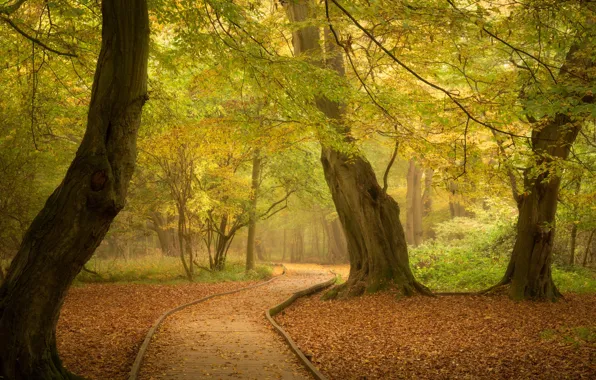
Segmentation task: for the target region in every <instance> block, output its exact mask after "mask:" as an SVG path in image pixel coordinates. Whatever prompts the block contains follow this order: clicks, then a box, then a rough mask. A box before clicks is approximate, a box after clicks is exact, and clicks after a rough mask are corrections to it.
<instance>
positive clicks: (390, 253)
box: [285, 0, 428, 296]
mask: <svg viewBox="0 0 596 380" xmlns="http://www.w3.org/2000/svg"><path fill="white" fill-rule="evenodd" d="M285 6H286V13H287V15H288V18H289V20H290V21H291V22H305V21H308V19H309V18H311V12H312V10H313V8H312V7H313V4H312V3H311V2H310V1H308V0H299V1H291V2H287V3H285ZM292 37H293V38H292V43H293V45H294V53H295V54H296V55H302V54H313V53H314V55H315V56H316V55H318V54H319V53H320V52H321V48H320V45H319V30H318V28H317V27H315V26H306V27H304V26H303V27H301V28H300V29H298V30H296V31H294V32H293V36H292ZM325 40H326V45H325V46H326V49H325V50H326V54H327V59H326V62H325V64H326V65H327V66H328V67H330V68H332V69H333V70H335V71H337V73H338V74H339V75H342V76H343V75H345V71H344V66H343V58H342V56H341V53H339V52H338V49H337V45H336V43H335V41H333V37H332V36H331V33H330V31H329V30H326V39H325ZM315 64H321V62H320V61H319V62H315ZM316 101H317V106H318V108H319V109H320V110H321V111H322V112H323V113H324V114H325V115H326V116H327V117H328V118H329V119H332V120H334V122H336V123H337V125H338V129H339V132H340V133H343V134H345V135H346V139H347V137H348V136H347V135H348V133H349V127H348V126H346V125H345V123H343V121H342V113H343V111H342V109H341V108H342V107H341V105H340V104H339V103H337V102H333V101H330V100H329V99H326V98H323V97H319V98H317V99H316ZM321 162H322V163H323V170H324V173H325V180H326V181H327V185H328V186H329V189H330V191H331V195H332V197H333V202H334V204H335V208H336V210H337V213H338V215H339V219H340V220H341V223H342V226H343V229H344V232H345V235H346V240H347V242H348V253H349V256H350V276H349V278H348V280H347V281H346V282H345V283H344V284H342V285H341V286H340V287H339V288H337V289H335V292H337V294H339V295H341V296H343V295H359V294H362V293H363V292H364V291H365V290H368V291H375V290H378V289H380V288H383V287H385V286H389V285H395V286H397V287H399V288H400V289H401V290H402V291H403V292H404V293H405V294H412V293H413V292H422V293H427V292H428V290H427V289H426V288H425V287H424V286H422V285H421V284H419V283H418V282H417V281H416V280H415V279H414V276H413V274H412V272H411V270H410V266H409V260H408V250H407V245H406V240H405V236H404V231H403V227H402V225H401V222H400V221H399V207H398V205H397V203H396V202H395V201H394V200H393V198H391V197H390V196H389V195H387V194H386V193H385V192H384V191H383V189H382V188H381V187H380V186H379V183H378V181H377V178H376V176H375V173H374V171H373V169H372V167H371V165H370V164H369V163H368V161H366V159H364V158H363V157H362V156H355V157H353V156H351V157H348V156H347V155H345V154H344V153H342V152H339V151H337V150H335V149H332V148H330V147H327V146H323V148H322V152H321Z"/></svg>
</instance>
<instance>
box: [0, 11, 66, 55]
mask: <svg viewBox="0 0 596 380" xmlns="http://www.w3.org/2000/svg"><path fill="white" fill-rule="evenodd" d="M0 13H3V12H0ZM0 20H2V21H4V22H5V23H7V24H8V25H10V26H11V27H12V28H13V29H14V30H15V31H16V32H17V33H19V34H20V35H21V36H23V37H25V38H26V39H28V40H29V41H31V42H33V43H34V44H36V45H39V46H41V47H42V48H44V49H45V50H47V51H50V52H52V53H54V54H58V55H63V56H66V57H77V55H76V54H73V53H68V52H64V51H59V50H56V49H54V48H51V47H49V46H48V45H46V44H45V43H43V42H41V41H40V40H39V39H38V38H35V37H33V36H30V35H29V34H27V32H25V31H24V30H23V29H21V28H19V26H18V25H17V24H15V23H14V22H13V21H12V20H11V19H9V18H8V17H6V16H0Z"/></svg>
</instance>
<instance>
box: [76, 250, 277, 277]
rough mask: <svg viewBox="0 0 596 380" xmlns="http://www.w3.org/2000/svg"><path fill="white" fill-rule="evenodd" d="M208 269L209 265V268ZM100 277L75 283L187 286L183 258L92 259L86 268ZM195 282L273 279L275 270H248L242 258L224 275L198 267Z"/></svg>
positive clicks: (83, 274) (84, 274) (229, 265)
mask: <svg viewBox="0 0 596 380" xmlns="http://www.w3.org/2000/svg"><path fill="white" fill-rule="evenodd" d="M207 266H208V265H207ZM86 267H87V268H89V269H90V270H92V271H94V272H97V273H98V274H99V275H100V276H97V275H95V274H92V273H89V272H85V271H81V273H79V275H78V276H77V278H76V279H75V284H85V283H97V282H111V283H159V284H164V283H165V284H178V283H186V282H188V280H187V279H186V275H185V274H184V269H183V268H182V263H181V262H180V259H179V258H176V257H166V256H162V255H150V256H145V257H141V258H135V259H130V260H123V259H97V258H92V259H91V260H90V261H89V262H88V263H87V265H86ZM195 270H196V272H195V275H194V278H193V281H194V282H201V283H214V282H226V281H251V280H262V279H267V278H270V277H271V276H272V272H273V269H272V268H271V267H270V266H268V265H257V266H256V268H255V269H254V270H251V271H249V272H246V271H245V266H244V262H243V260H241V259H229V260H228V262H227V263H226V268H225V270H223V271H220V272H208V271H206V270H202V269H197V268H195Z"/></svg>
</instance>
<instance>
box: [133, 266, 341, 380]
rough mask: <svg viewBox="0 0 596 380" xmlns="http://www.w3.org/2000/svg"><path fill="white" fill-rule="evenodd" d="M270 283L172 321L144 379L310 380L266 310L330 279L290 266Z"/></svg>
mask: <svg viewBox="0 0 596 380" xmlns="http://www.w3.org/2000/svg"><path fill="white" fill-rule="evenodd" d="M286 267H287V273H286V275H284V276H280V277H279V278H277V279H275V280H274V281H272V282H271V283H269V284H267V285H264V286H261V287H257V288H254V289H250V290H247V291H242V292H239V293H236V294H231V295H226V296H222V297H216V298H214V299H210V300H208V301H206V302H203V303H199V304H197V305H194V306H190V307H188V308H186V309H184V310H182V311H180V312H178V313H176V314H174V315H172V316H170V317H168V318H167V319H166V320H165V321H164V323H163V324H162V326H161V327H160V329H159V331H158V332H157V333H156V335H155V336H154V337H153V339H152V341H151V344H150V345H149V349H148V350H147V353H146V355H145V358H144V360H143V365H142V367H141V371H140V376H139V378H140V379H234V378H235V379H259V380H260V379H310V378H311V376H310V374H309V373H308V372H307V371H306V369H304V367H303V365H302V364H301V363H300V362H299V361H298V359H297V357H296V355H295V354H294V353H293V352H292V351H291V350H290V349H289V348H288V346H287V345H286V343H285V342H284V341H283V339H282V338H281V337H280V336H279V335H278V334H277V333H276V332H275V331H274V330H273V328H272V327H271V326H270V325H269V322H267V320H266V319H265V315H264V312H265V310H266V309H268V308H270V307H273V306H275V305H277V304H278V303H280V302H282V301H284V300H285V299H287V298H288V297H290V296H291V295H292V294H293V293H295V292H297V291H299V290H302V289H305V288H307V287H310V286H312V285H315V284H318V283H320V282H323V281H326V280H329V279H330V278H332V277H333V276H332V275H331V274H330V273H329V270H328V269H326V268H324V267H323V266H320V265H313V264H305V265H302V264H286Z"/></svg>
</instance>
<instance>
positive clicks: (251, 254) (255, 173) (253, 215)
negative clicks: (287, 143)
mask: <svg viewBox="0 0 596 380" xmlns="http://www.w3.org/2000/svg"><path fill="white" fill-rule="evenodd" d="M260 176H261V157H260V155H259V151H258V150H255V152H254V155H253V158H252V182H251V190H252V199H251V205H250V215H249V221H248V239H247V242H246V270H247V271H249V270H252V269H255V234H256V231H257V201H258V192H259V178H260Z"/></svg>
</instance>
